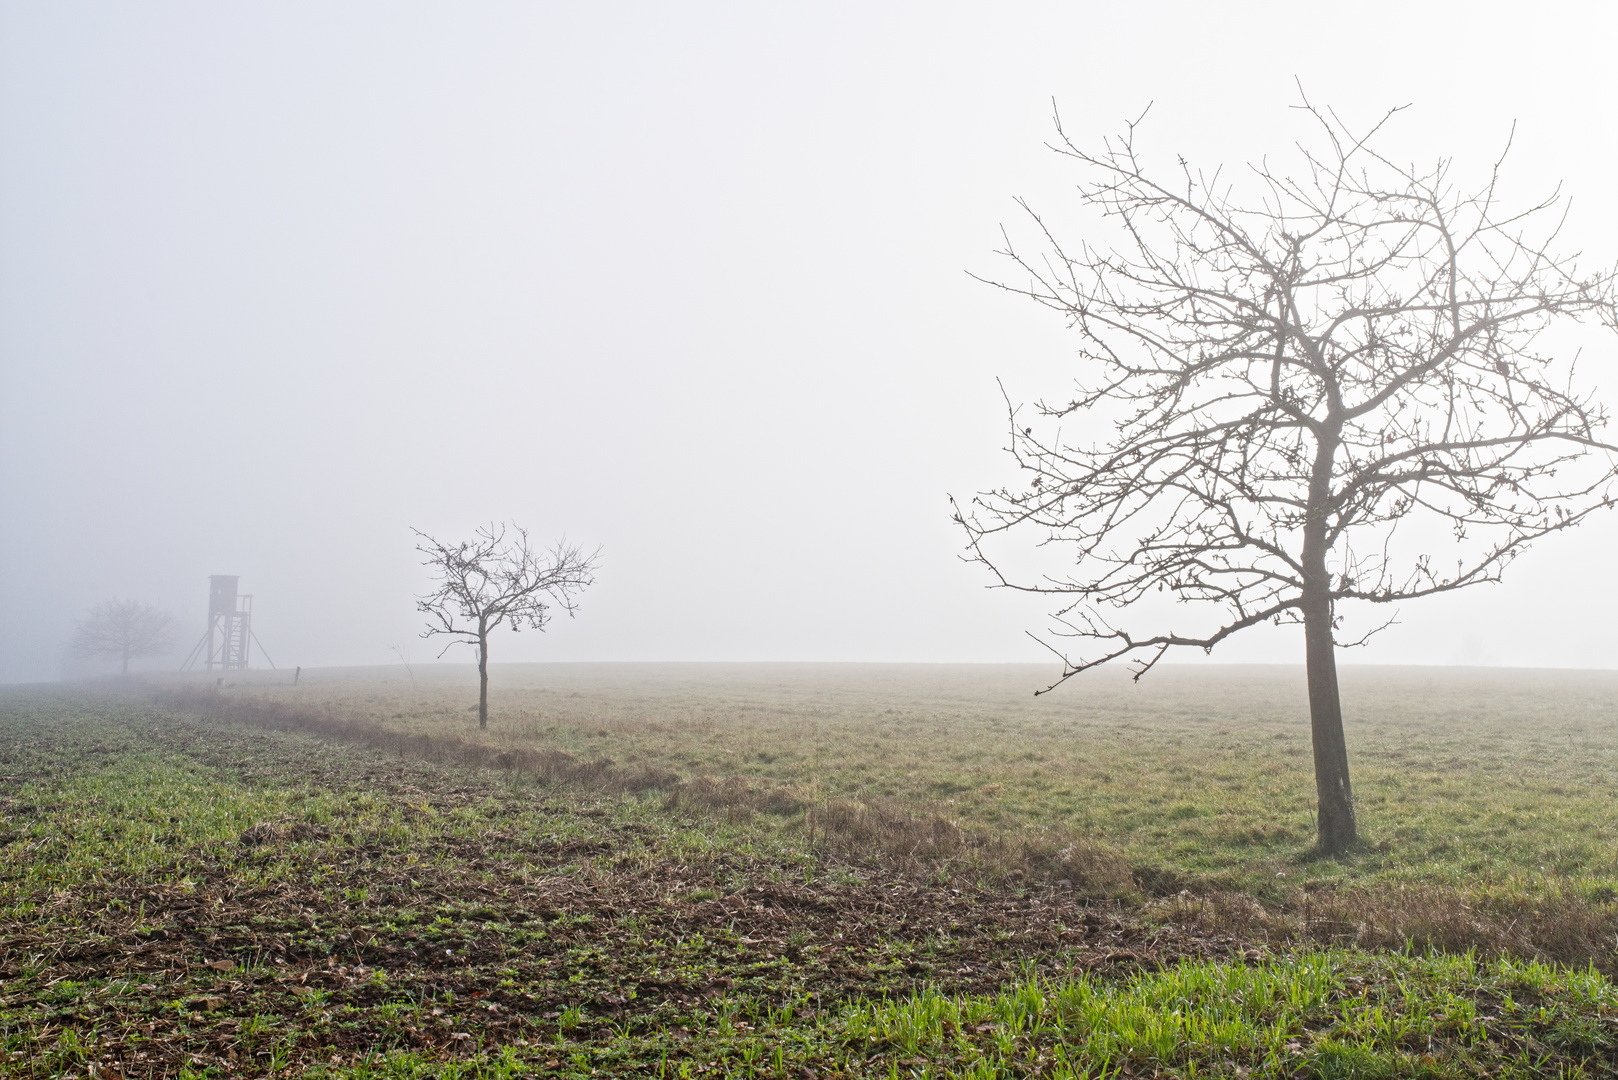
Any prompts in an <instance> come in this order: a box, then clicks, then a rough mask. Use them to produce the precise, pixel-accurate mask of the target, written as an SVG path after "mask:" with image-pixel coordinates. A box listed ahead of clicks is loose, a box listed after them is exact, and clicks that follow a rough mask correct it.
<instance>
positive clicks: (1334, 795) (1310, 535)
mask: <svg viewBox="0 0 1618 1080" xmlns="http://www.w3.org/2000/svg"><path fill="white" fill-rule="evenodd" d="M1337 446H1338V439H1337V431H1336V429H1335V428H1328V429H1327V430H1326V431H1323V432H1321V433H1320V444H1319V446H1318V447H1317V449H1316V451H1315V461H1314V468H1313V469H1312V470H1311V476H1310V482H1309V507H1308V510H1307V512H1306V513H1305V517H1304V526H1303V551H1302V553H1301V554H1302V556H1303V558H1302V563H1303V566H1302V569H1303V582H1304V585H1303V588H1304V592H1303V640H1304V659H1305V665H1306V667H1307V670H1308V673H1309V734H1310V739H1311V741H1312V742H1313V744H1314V749H1315V794H1316V797H1317V799H1318V800H1319V811H1318V816H1317V818H1316V826H1315V846H1316V848H1317V850H1319V851H1320V853H1321V854H1322V855H1335V854H1337V853H1338V852H1340V851H1346V850H1348V848H1350V847H1352V846H1353V845H1354V841H1355V840H1356V839H1358V829H1357V827H1356V825H1355V822H1354V790H1353V788H1352V787H1350V786H1349V782H1348V743H1347V741H1346V740H1345V739H1344V738H1343V704H1342V699H1341V697H1340V696H1339V695H1338V692H1337V644H1336V642H1335V641H1334V640H1333V638H1332V604H1331V575H1330V573H1329V572H1328V571H1327V570H1326V506H1327V500H1328V498H1329V492H1330V490H1331V470H1332V458H1333V457H1334V456H1335V455H1336V452H1337Z"/></svg>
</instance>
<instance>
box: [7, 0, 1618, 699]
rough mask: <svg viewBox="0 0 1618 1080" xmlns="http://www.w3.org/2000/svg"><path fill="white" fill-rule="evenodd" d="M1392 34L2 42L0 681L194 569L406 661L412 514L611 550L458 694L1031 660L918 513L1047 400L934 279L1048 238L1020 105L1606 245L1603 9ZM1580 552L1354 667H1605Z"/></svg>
mask: <svg viewBox="0 0 1618 1080" xmlns="http://www.w3.org/2000/svg"><path fill="white" fill-rule="evenodd" d="M1416 7H1418V8H1419V11H1417V12H1414V13H1413V12H1412V11H1411V10H1410V9H1409V7H1407V5H1405V4H1393V3H1389V4H1362V5H1357V6H1355V7H1353V8H1352V9H1344V8H1342V7H1341V6H1337V5H1300V4H1295V3H1287V4H1273V5H1271V4H1246V5H1244V4H1233V5H1207V4H1191V3H1181V4H1157V5H1122V4H1111V5H1100V4H1086V3H1069V4H1013V3H998V4H992V5H990V4H976V5H967V4H938V3H926V4H922V3H916V4H898V3H892V4H867V3H861V4H844V5H838V4H830V3H817V4H801V5H790V6H789V5H762V4H741V3H737V4H732V5H718V4H701V3H683V4H650V3H648V4H621V5H611V4H594V3H592V4H568V5H563V4H530V3H522V4H517V3H512V4H495V3H483V4H457V5H427V4H402V3H388V4H380V3H377V4H364V3H346V4H332V3H326V2H322V3H304V4H299V3H275V4H269V3H261V4H251V3H241V4H230V5H219V4H202V3H197V4H168V3H158V2H148V3H142V4H139V5H113V4H99V5H97V4H74V3H54V2H53V3H50V4H23V3H4V4H0V526H3V527H0V680H6V681H18V680H35V679H49V678H55V677H57V676H58V674H59V673H60V672H61V670H62V662H61V655H62V644H63V642H64V641H65V640H66V639H67V637H68V635H69V633H70V632H71V626H72V620H73V618H74V617H75V616H80V615H83V614H84V613H85V612H86V611H87V610H88V609H89V607H91V606H92V605H93V604H95V603H96V602H98V601H100V600H103V599H106V598H109V597H114V596H117V597H133V598H137V599H143V600H147V601H150V602H152V603H155V604H158V605H160V606H163V607H167V608H169V609H170V610H172V611H174V612H175V613H176V614H178V615H181V616H182V617H183V618H184V619H185V620H186V621H185V623H184V625H185V626H186V628H187V629H186V635H187V636H189V635H192V634H200V632H201V629H202V619H203V615H204V612H205V609H206V589H207V576H208V575H209V574H214V573H231V574H239V575H241V587H242V589H243V591H245V592H249V593H252V594H254V596H255V597H256V601H255V603H256V609H255V625H256V629H257V630H258V633H259V636H260V638H261V639H262V641H263V643H264V645H265V647H266V648H267V649H268V650H269V652H270V654H271V655H272V656H273V657H274V658H275V660H276V662H277V663H278V664H281V665H282V666H291V665H293V664H301V665H304V666H311V665H320V664H369V663H387V662H390V661H392V660H394V659H395V655H394V653H393V652H391V651H390V648H389V647H390V646H392V645H398V646H400V647H401V648H402V649H403V650H404V651H405V652H407V653H408V655H410V657H411V658H412V660H414V661H418V662H419V661H422V660H426V659H428V658H430V657H431V656H432V655H433V653H434V652H435V651H436V649H435V648H433V647H430V646H429V645H428V644H427V643H425V642H422V641H419V640H417V639H416V637H415V635H416V633H417V632H418V631H419V629H420V627H421V623H420V620H419V617H418V616H417V615H416V614H415V612H414V610H413V602H412V597H413V595H414V594H416V593H419V592H423V591H425V589H426V587H427V580H426V578H425V576H424V572H423V571H422V569H421V567H420V566H419V557H418V556H417V555H416V554H415V552H414V550H413V541H412V537H411V534H410V531H409V528H410V526H416V527H419V528H422V529H424V530H427V531H429V532H432V533H434V534H436V535H440V536H443V537H452V536H459V535H466V534H469V533H470V530H471V529H472V528H473V527H474V526H476V525H477V524H479V523H483V522H488V521H491V520H502V519H514V520H516V521H519V522H521V523H523V524H526V525H527V526H528V527H529V528H530V529H531V530H532V531H533V532H534V533H535V534H536V536H537V537H538V538H541V539H548V538H551V537H555V536H560V535H562V534H564V533H565V534H566V535H567V536H568V537H570V538H572V539H575V540H578V541H581V542H583V543H585V544H587V545H592V546H593V545H595V544H598V543H599V544H601V545H603V549H604V550H603V557H602V568H601V571H600V574H599V578H598V584H597V585H596V586H595V587H594V588H593V589H592V590H590V591H589V592H588V593H587V594H586V595H585V596H584V598H583V604H582V609H581V612H580V615H579V618H578V619H577V620H575V621H571V622H570V621H568V620H566V619H563V620H559V621H558V622H557V623H556V624H555V625H554V626H553V628H552V629H551V631H550V632H548V633H546V634H545V635H543V636H541V635H535V634H523V635H521V636H516V637H512V636H502V637H501V638H499V639H498V640H497V642H496V643H495V645H494V646H493V648H492V649H491V655H492V658H493V659H494V660H496V661H500V660H570V661H576V660H761V659H770V660H882V661H1012V660H1039V659H1041V658H1042V657H1044V656H1045V655H1047V654H1045V653H1044V652H1043V650H1041V649H1040V648H1039V646H1037V645H1035V644H1034V643H1033V642H1031V641H1029V640H1028V639H1027V638H1026V637H1025V636H1024V635H1023V631H1024V630H1025V629H1037V628H1039V627H1041V626H1042V625H1043V624H1044V620H1043V619H1042V617H1041V613H1042V612H1043V611H1044V610H1045V609H1046V605H1045V604H1042V603H1039V602H1037V601H1030V600H1029V599H1027V598H1018V597H1015V596H1010V595H1007V594H1005V593H998V592H991V591H986V590H985V589H984V588H983V585H984V584H985V583H986V582H985V578H984V574H983V572H982V571H981V569H980V568H974V567H971V566H968V565H965V564H963V563H961V562H960V561H959V560H958V558H957V556H958V554H959V552H960V548H961V537H960V536H959V535H958V533H957V532H956V531H955V529H954V527H952V526H951V524H950V522H949V508H948V505H947V502H946V493H951V492H953V493H955V494H957V495H963V496H964V495H970V494H971V493H972V492H973V491H975V490H978V489H980V488H983V487H986V486H989V485H992V484H995V483H998V482H1001V481H1004V480H1006V479H1008V478H1009V477H1010V476H1011V475H1012V474H1011V470H1010V467H1009V462H1008V459H1006V457H1005V456H1004V454H1003V453H1002V452H1001V449H1000V448H1001V447H1002V446H1003V445H1004V442H1005V439H1004V436H1003V425H1004V419H1003V414H1002V411H1001V408H1002V406H1001V401H1000V398H999V391H998V389H997V388H996V385H995V379H996V378H997V377H998V378H1000V379H1003V380H1004V382H1005V384H1006V386H1007V389H1008V391H1009V392H1010V393H1011V394H1012V396H1013V397H1014V398H1016V399H1018V400H1027V399H1032V398H1036V397H1040V396H1045V395H1049V396H1054V397H1060V396H1061V395H1062V394H1063V393H1064V391H1065V389H1066V388H1067V386H1068V385H1069V380H1070V378H1071V374H1072V367H1071V363H1070V362H1071V359H1072V356H1073V352H1074V348H1075V342H1073V341H1072V340H1071V339H1069V338H1068V336H1067V335H1066V334H1065V332H1064V330H1063V328H1062V326H1061V324H1060V321H1059V320H1057V319H1055V318H1054V317H1053V316H1052V315H1051V313H1049V312H1046V311H1042V310H1040V309H1038V308H1036V307H1034V306H1033V305H1032V304H1030V303H1028V302H1027V301H1023V302H1021V303H1019V302H1017V298H1015V297H1009V296H1006V295H1004V294H1002V293H998V292H996V291H995V290H993V289H991V288H989V287H987V286H985V285H982V284H979V283H977V282H975V281H973V280H972V279H971V278H970V277H968V275H967V271H973V272H976V273H979V274H982V275H986V276H991V277H992V276H995V275H996V274H1000V273H1003V272H1004V270H1003V267H1002V266H1001V265H1000V262H999V260H997V259H996V258H995V256H994V255H993V251H994V249H995V248H996V247H997V246H999V243H1000V236H999V231H998V229H999V225H1000V223H1002V222H1006V223H1013V222H1015V221H1016V220H1017V211H1016V209H1015V207H1014V205H1013V203H1012V201H1011V200H1012V197H1013V196H1017V195H1022V196H1025V197H1027V198H1028V199H1029V200H1030V201H1031V202H1032V203H1033V204H1034V205H1035V206H1036V207H1038V208H1040V209H1042V210H1045V211H1048V212H1050V213H1051V215H1052V216H1053V217H1054V218H1056V219H1057V220H1058V221H1059V222H1062V221H1067V220H1069V218H1070V217H1071V216H1072V204H1073V198H1072V196H1071V188H1072V184H1073V182H1074V181H1075V179H1076V176H1075V174H1074V173H1073V172H1072V171H1071V170H1070V169H1068V168H1067V167H1066V166H1065V165H1064V164H1063V163H1062V162H1060V161H1059V160H1058V159H1057V158H1056V157H1055V155H1053V154H1052V153H1051V152H1050V151H1049V150H1047V149H1045V148H1044V147H1043V145H1042V144H1043V143H1044V142H1045V141H1046V140H1048V139H1049V138H1050V137H1051V111H1052V99H1053V98H1054V99H1055V102H1056V104H1057V105H1058V106H1059V107H1060V109H1061V112H1062V116H1063V120H1064V123H1065V126H1066V129H1067V131H1068V133H1069V134H1070V135H1071V136H1072V137H1074V139H1075V140H1076V141H1077V142H1079V143H1080V144H1081V145H1082V144H1088V145H1095V144H1097V143H1098V142H1099V140H1100V139H1101V138H1102V137H1104V136H1107V135H1111V134H1116V133H1117V132H1118V131H1119V130H1120V129H1121V127H1122V125H1123V123H1124V122H1125V121H1126V120H1129V119H1132V118H1134V117H1136V116H1137V115H1139V114H1140V113H1141V111H1142V110H1143V109H1144V108H1146V106H1147V105H1148V104H1151V105H1152V109H1151V112H1150V114H1149V115H1148V117H1147V121H1146V123H1145V124H1144V126H1143V127H1142V128H1141V131H1140V136H1139V143H1140V145H1141V146H1142V147H1144V149H1145V151H1146V153H1147V155H1148V157H1149V159H1151V160H1155V161H1157V162H1160V163H1162V164H1165V165H1171V164H1172V162H1173V161H1174V156H1175V155H1176V154H1183V155H1185V156H1187V157H1189V158H1191V159H1192V160H1193V161H1195V162H1198V163H1200V164H1204V165H1207V166H1215V165H1218V164H1219V163H1224V164H1226V165H1227V166H1237V165H1240V164H1241V163H1242V162H1244V161H1247V160H1252V159H1256V158H1258V157H1259V156H1261V155H1263V154H1265V153H1269V154H1271V155H1272V157H1276V156H1284V155H1285V154H1286V153H1287V151H1288V148H1289V146H1290V145H1291V143H1292V141H1293V140H1295V139H1296V138H1298V137H1300V136H1301V135H1302V134H1303V133H1304V131H1303V129H1302V127H1301V126H1300V124H1299V122H1298V119H1297V117H1296V115H1295V113H1293V112H1291V111H1290V110H1289V108H1288V106H1290V105H1293V104H1295V103H1296V101H1297V90H1296V88H1295V85H1294V82H1293V79H1294V76H1297V77H1299V78H1301V79H1302V80H1303V83H1304V85H1305V88H1306V89H1307V91H1308V93H1309V95H1310V97H1311V98H1312V99H1313V100H1315V101H1317V102H1319V103H1323V104H1328V105H1331V106H1334V107H1335V108H1336V109H1338V110H1339V111H1340V112H1341V113H1342V114H1343V115H1344V116H1345V118H1346V119H1348V120H1350V121H1351V122H1355V123H1363V122H1365V121H1369V120H1371V119H1374V118H1375V117H1376V116H1378V115H1380V113H1381V112H1382V111H1383V110H1385V109H1386V108H1387V107H1390V106H1394V105H1401V104H1405V103H1407V102H1408V103H1411V104H1412V105H1413V108H1411V109H1410V110H1409V111H1407V112H1406V113H1404V114H1402V115H1401V116H1400V117H1399V118H1398V119H1397V121H1396V122H1395V123H1394V125H1393V126H1392V128H1391V129H1390V132H1389V138H1388V140H1387V142H1385V143H1384V144H1383V145H1384V148H1385V149H1388V150H1389V152H1390V153H1391V154H1392V155H1393V156H1394V157H1396V158H1404V159H1411V160H1415V161H1418V162H1421V163H1428V162H1430V161H1431V160H1432V159H1434V158H1435V157H1437V156H1439V155H1445V156H1453V157H1455V158H1456V159H1457V162H1458V167H1460V168H1461V169H1462V170H1463V171H1464V172H1467V174H1468V175H1476V170H1478V169H1485V168H1487V166H1488V164H1489V163H1491V162H1492V161H1493V160H1494V159H1495V158H1496V157H1497V156H1498V155H1499V153H1500V151H1501V149H1502V148H1503V146H1504V144H1505V141H1506V138H1507V135H1508V134H1509V132H1510V130H1511V125H1512V122H1513V121H1516V124H1517V128H1516V136H1515V143H1514V145H1513V149H1512V152H1511V156H1510V157H1509V158H1508V167H1507V175H1508V177H1509V178H1510V179H1509V188H1508V192H1507V195H1508V197H1514V198H1518V199H1521V200H1526V199H1528V198H1531V197H1538V196H1540V195H1542V194H1544V193H1545V192H1547V191H1548V190H1550V189H1551V188H1552V187H1554V186H1555V184H1556V183H1557V182H1558V181H1563V182H1564V191H1565V192H1567V193H1568V194H1570V195H1571V196H1572V198H1573V209H1572V214H1571V217H1570V219H1569V223H1568V226H1567V228H1566V230H1565V232H1564V236H1565V237H1566V242H1565V247H1566V248H1568V249H1570V250H1578V249H1582V250H1584V251H1585V252H1587V253H1588V255H1587V258H1586V262H1587V264H1588V265H1590V266H1594V265H1600V264H1610V263H1611V262H1612V261H1613V260H1614V258H1615V257H1618V208H1615V206H1614V191H1613V181H1612V177H1613V176H1615V175H1618V168H1615V165H1618V161H1615V160H1614V159H1615V157H1618V144H1615V143H1614V140H1613V138H1612V133H1613V132H1614V131H1615V130H1618V116H1615V112H1618V95H1614V93H1613V91H1612V87H1611V73H1610V66H1609V65H1610V55H1609V54H1610V49H1611V45H1612V42H1613V41H1615V40H1618V12H1615V9H1614V8H1613V7H1612V6H1611V5H1605V4H1595V3H1590V4H1564V5H1556V4H1539V5H1536V6H1535V7H1534V8H1533V9H1532V15H1531V17H1530V16H1527V15H1525V12H1526V11H1527V9H1524V8H1522V7H1521V5H1515V4H1514V5H1510V6H1507V5H1504V4H1499V5H1489V4H1476V3H1468V4H1459V3H1457V4H1426V5H1417V6H1416ZM1072 220H1073V221H1074V222H1075V223H1076V222H1077V221H1078V219H1077V218H1072ZM1077 227H1078V226H1077V224H1075V228H1077ZM1070 235H1077V234H1075V233H1070ZM1587 340H1588V343H1589V345H1590V348H1587V349H1586V352H1585V354H1584V359H1583V361H1582V363H1583V367H1584V371H1585V376H1586V382H1587V383H1594V384H1596V385H1598V386H1600V387H1602V388H1603V389H1604V390H1605V391H1606V393H1605V395H1604V396H1605V399H1606V400H1607V401H1608V402H1610V403H1614V404H1618V349H1615V342H1614V339H1613V338H1611V337H1610V336H1608V337H1602V336H1600V335H1597V334H1590V335H1587ZM1615 549H1618V515H1607V516H1601V517H1598V518H1597V519H1596V521H1595V523H1594V524H1593V525H1591V526H1587V527H1585V528H1583V529H1582V530H1579V531H1578V532H1577V533H1576V534H1574V535H1570V536H1564V537H1553V538H1550V539H1548V540H1546V541H1543V542H1542V543H1541V544H1540V545H1538V547H1537V548H1536V549H1535V550H1533V551H1531V552H1530V553H1529V554H1528V555H1527V556H1526V557H1525V558H1524V559H1523V560H1522V561H1520V562H1519V563H1518V564H1516V565H1515V566H1513V567H1511V568H1510V570H1509V571H1508V579H1507V583H1506V584H1505V585H1503V586H1500V587H1483V588H1479V589H1475V590H1471V591H1469V592H1466V593H1463V594H1460V595H1457V596H1454V597H1448V598H1442V599H1436V600H1431V601H1427V602H1424V603H1411V604H1408V605H1406V606H1405V607H1404V608H1402V609H1401V616H1400V617H1401V620H1402V625H1401V626H1399V627H1396V628H1394V629H1393V630H1390V631H1389V632H1387V633H1386V634H1385V635H1384V636H1383V637H1381V638H1380V639H1378V640H1377V642H1376V643H1375V644H1374V646H1373V647H1371V648H1368V649H1365V650H1360V651H1358V652H1356V653H1354V654H1352V655H1350V656H1346V657H1345V658H1344V659H1345V661H1354V660H1360V661H1365V662H1383V663H1388V662H1393V663H1470V664H1516V665H1557V666H1583V667H1614V666H1618V628H1615V626H1614V621H1613V619H1612V618H1611V615H1610V613H1611V612H1612V611H1614V610H1615V609H1618V583H1615V581H1614V575H1613V573H1612V570H1611V562H1612V560H1611V558H1610V555H1609V553H1610V552H1612V551H1613V550H1615ZM186 644H189V641H187V642H186ZM452 657H453V658H456V659H460V660H466V659H469V657H468V656H467V655H466V654H464V653H463V654H459V655H457V654H452ZM173 659H175V660H177V659H178V657H175V658H173ZM1214 659H1215V660H1221V659H1223V660H1233V661H1234V660H1242V661H1255V660H1260V661H1280V662H1289V663H1290V662H1299V661H1301V659H1302V641H1301V631H1300V630H1297V629H1296V628H1287V629H1285V630H1282V631H1265V632H1264V634H1261V635H1259V636H1257V637H1250V638H1247V639H1245V640H1242V639H1239V640H1237V641H1235V642H1233V643H1232V644H1231V646H1230V647H1229V648H1224V647H1222V648H1221V649H1220V650H1219V652H1218V653H1216V654H1215V656H1214Z"/></svg>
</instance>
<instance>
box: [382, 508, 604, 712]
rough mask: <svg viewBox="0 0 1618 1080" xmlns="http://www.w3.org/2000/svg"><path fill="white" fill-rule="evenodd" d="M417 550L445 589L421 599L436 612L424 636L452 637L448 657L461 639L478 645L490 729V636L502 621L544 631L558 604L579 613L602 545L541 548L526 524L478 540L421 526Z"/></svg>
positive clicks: (420, 606) (488, 530)
mask: <svg viewBox="0 0 1618 1080" xmlns="http://www.w3.org/2000/svg"><path fill="white" fill-rule="evenodd" d="M410 531H411V532H413V533H415V534H416V537H417V539H418V540H419V541H420V542H419V543H418V544H417V545H416V550H417V551H419V552H421V553H422V554H423V555H425V556H426V559H425V560H424V561H423V564H422V565H424V566H427V567H428V568H430V569H431V570H432V572H433V574H434V576H435V577H436V578H437V583H438V587H437V588H436V589H434V590H433V592H431V593H429V594H428V595H426V596H423V597H420V598H419V599H418V600H417V602H416V608H417V610H419V611H421V612H422V613H423V614H425V615H427V616H428V619H429V622H428V626H427V629H426V630H425V631H423V632H422V635H421V636H422V637H424V638H433V637H437V636H440V635H444V636H447V637H449V638H450V641H449V644H447V645H445V646H444V650H443V652H440V653H439V654H438V655H439V656H443V655H444V653H445V652H448V651H449V650H450V649H451V648H453V647H454V646H455V645H458V644H467V645H472V646H474V647H475V648H476V649H477V657H478V727H479V728H480V729H481V728H487V727H488V726H489V634H490V633H491V632H493V631H494V630H497V629H499V628H500V627H501V626H509V627H511V629H512V630H513V631H519V630H522V629H523V628H524V627H526V628H528V629H530V630H541V631H543V630H544V629H545V627H546V625H547V624H548V623H549V622H550V619H551V614H552V609H553V608H559V609H561V610H562V611H565V612H566V613H567V614H568V615H569V616H572V615H573V614H574V613H575V612H576V611H577V610H578V601H577V596H578V594H579V593H580V592H582V591H583V590H584V589H585V588H586V587H588V586H589V585H591V584H592V583H594V581H595V569H596V562H597V559H598V557H599V555H600V551H599V549H598V550H596V551H593V552H590V553H588V554H586V553H585V552H584V550H583V549H582V548H580V547H579V546H578V545H577V544H570V543H568V542H567V541H566V540H561V541H558V542H557V543H556V544H555V545H554V546H552V547H551V548H550V549H549V550H547V551H540V550H538V549H536V548H535V547H534V546H533V545H532V544H531V543H530V542H529V540H528V530H526V529H524V528H521V527H520V526H515V525H511V526H507V525H499V524H497V525H488V526H484V527H482V528H479V529H477V530H476V532H475V533H474V534H473V536H472V539H470V540H463V541H460V542H459V543H444V542H442V541H440V540H435V539H434V538H433V537H431V536H428V535H427V534H426V533H424V532H422V531H421V530H420V529H412V530H410Z"/></svg>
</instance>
